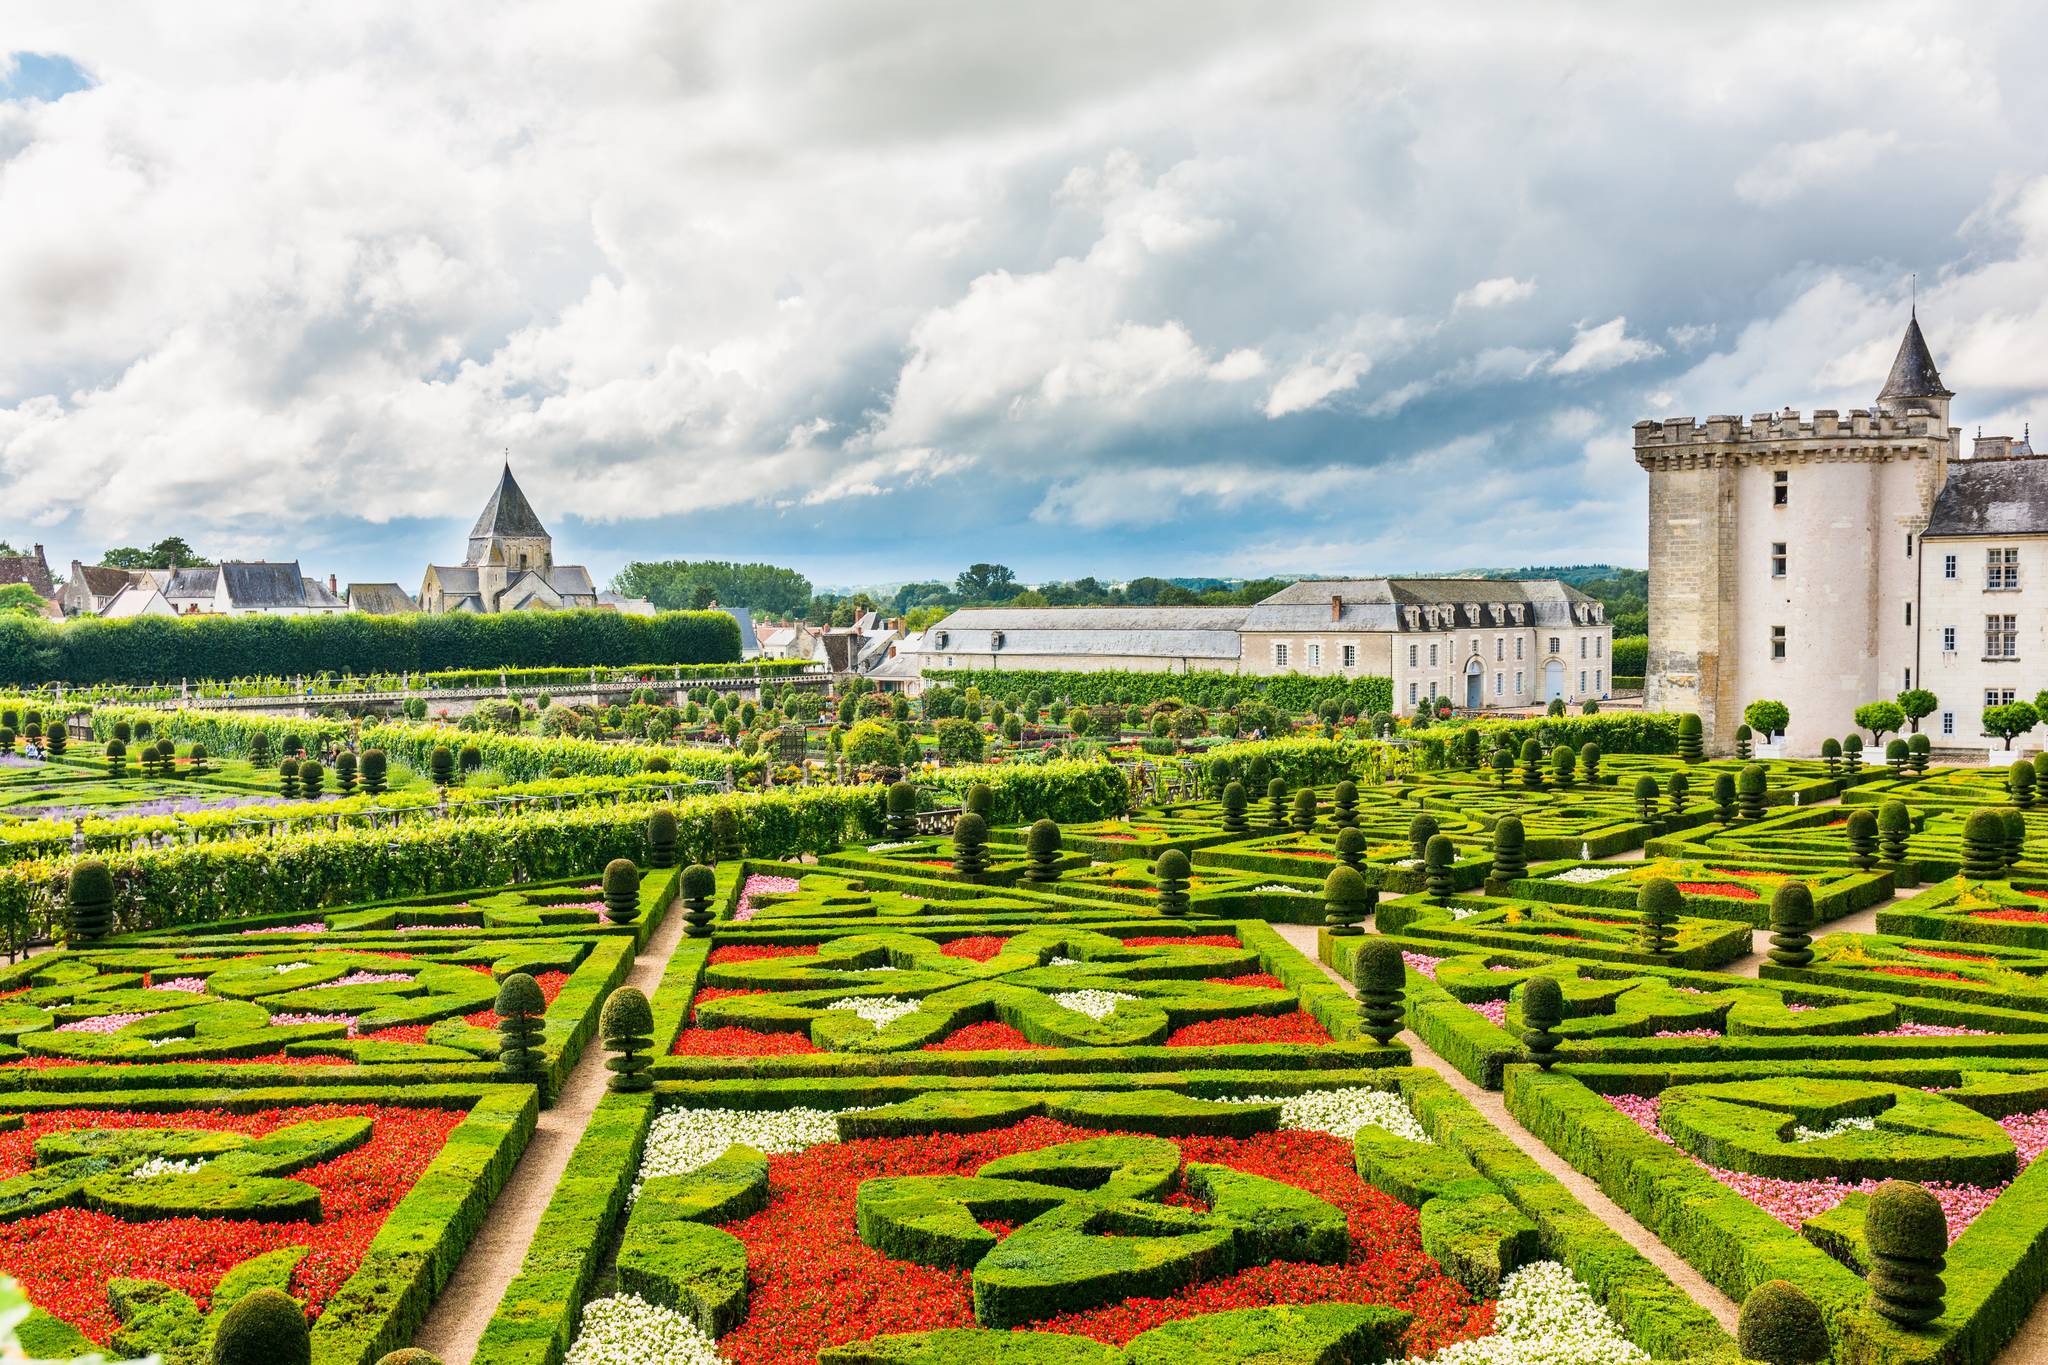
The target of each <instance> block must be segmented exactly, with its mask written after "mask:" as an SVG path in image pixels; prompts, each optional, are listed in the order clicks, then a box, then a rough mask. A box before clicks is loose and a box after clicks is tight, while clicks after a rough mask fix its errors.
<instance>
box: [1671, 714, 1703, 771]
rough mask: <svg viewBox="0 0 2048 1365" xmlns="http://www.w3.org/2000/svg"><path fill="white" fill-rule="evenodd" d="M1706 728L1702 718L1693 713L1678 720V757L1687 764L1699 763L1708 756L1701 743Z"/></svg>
mask: <svg viewBox="0 0 2048 1365" xmlns="http://www.w3.org/2000/svg"><path fill="white" fill-rule="evenodd" d="M1703 733H1704V727H1703V726H1702V725H1701V724H1700V718H1699V717H1698V716H1697V715H1696V714H1694V713H1693V712H1691V711H1688V712H1686V713H1685V714H1684V715H1682V716H1680V717H1679V718H1678V756H1679V758H1681V759H1683V760H1684V761H1685V762H1687V763H1697V762H1699V761H1700V760H1701V759H1703V758H1705V757H1706V756H1707V751H1706V746H1705V745H1704V744H1703V743H1702V742H1701V736H1702V734H1703Z"/></svg>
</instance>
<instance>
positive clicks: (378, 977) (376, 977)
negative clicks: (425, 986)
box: [327, 972, 412, 986]
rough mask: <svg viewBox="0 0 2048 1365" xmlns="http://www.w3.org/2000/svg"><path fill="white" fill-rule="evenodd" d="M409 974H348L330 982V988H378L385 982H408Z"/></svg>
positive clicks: (410, 978)
mask: <svg viewBox="0 0 2048 1365" xmlns="http://www.w3.org/2000/svg"><path fill="white" fill-rule="evenodd" d="M410 980H412V974H411V973H409V972H350V973H349V974H348V975H347V976H344V977H341V978H340V979H338V980H335V981H330V982H328V983H327V984H328V985H330V986H378V985H382V984H384V983H385V982H387V981H410Z"/></svg>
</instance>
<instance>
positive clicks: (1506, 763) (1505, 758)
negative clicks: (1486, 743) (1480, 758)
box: [1486, 747, 1515, 787]
mask: <svg viewBox="0 0 2048 1365" xmlns="http://www.w3.org/2000/svg"><path fill="white" fill-rule="evenodd" d="M1486 766H1487V767H1489V768H1491V769H1493V780H1494V782H1495V783H1497V784H1498V785H1500V786H1503V787H1505V786H1506V785H1507V784H1508V774H1509V773H1511V772H1513V771H1514V767H1515V756H1514V755H1513V754H1511V753H1509V752H1508V750H1507V749H1506V748H1505V747H1502V748H1499V749H1495V750H1494V751H1493V757H1491V758H1489V759H1487V760H1486Z"/></svg>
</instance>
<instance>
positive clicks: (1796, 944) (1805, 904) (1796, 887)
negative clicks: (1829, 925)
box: [1770, 881, 1814, 967]
mask: <svg viewBox="0 0 2048 1365" xmlns="http://www.w3.org/2000/svg"><path fill="white" fill-rule="evenodd" d="M1813 924H1814V913H1813V891H1812V889H1811V888H1809V887H1808V886H1807V884H1806V883H1805V882H1801V881H1785V882H1781V883H1779V885H1778V889H1777V890H1776V891H1775V892H1773V893H1772V894H1771V952H1770V958H1771V961H1773V962H1775V963H1777V964H1778V965H1779V966H1780V967H1810V966H1812V965H1813V932H1812V930H1813Z"/></svg>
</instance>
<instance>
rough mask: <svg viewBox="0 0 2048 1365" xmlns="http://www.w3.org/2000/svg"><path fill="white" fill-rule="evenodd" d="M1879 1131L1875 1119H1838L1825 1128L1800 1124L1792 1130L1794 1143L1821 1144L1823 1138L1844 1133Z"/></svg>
mask: <svg viewBox="0 0 2048 1365" xmlns="http://www.w3.org/2000/svg"><path fill="white" fill-rule="evenodd" d="M1876 1129H1877V1120H1876V1119H1875V1118H1853V1117H1852V1118H1846V1119H1836V1120H1835V1121H1834V1122H1833V1123H1830V1124H1829V1125H1828V1126H1827V1127H1825V1128H1808V1127H1807V1126H1806V1125H1805V1124H1803V1123H1802V1124H1799V1125H1798V1126H1796V1127H1794V1128H1793V1130H1792V1140H1793V1141H1794V1142H1819V1141H1820V1140H1821V1139H1822V1138H1831V1137H1840V1136H1842V1135H1843V1134H1844V1133H1858V1132H1862V1133H1869V1132H1875V1131H1876Z"/></svg>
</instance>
